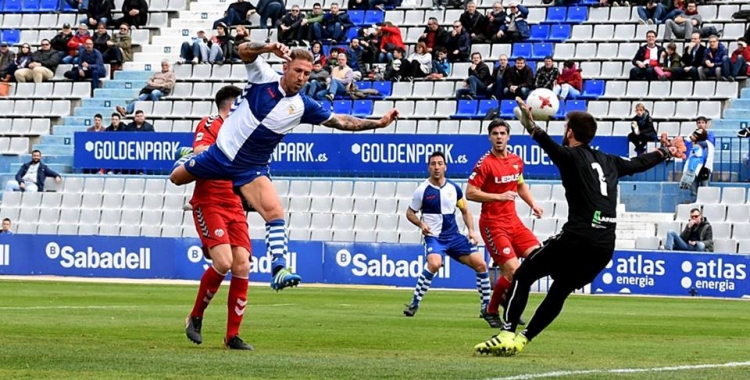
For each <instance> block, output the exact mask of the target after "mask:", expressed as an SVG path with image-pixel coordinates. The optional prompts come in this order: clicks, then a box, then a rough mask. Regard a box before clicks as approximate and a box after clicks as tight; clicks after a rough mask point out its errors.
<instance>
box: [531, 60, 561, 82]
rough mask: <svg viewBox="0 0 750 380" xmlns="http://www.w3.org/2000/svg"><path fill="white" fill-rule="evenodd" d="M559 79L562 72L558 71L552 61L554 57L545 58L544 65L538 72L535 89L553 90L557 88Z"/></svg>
mask: <svg viewBox="0 0 750 380" xmlns="http://www.w3.org/2000/svg"><path fill="white" fill-rule="evenodd" d="M559 77H560V70H558V69H557V66H555V62H554V61H552V56H549V55H548V56H546V57H544V65H543V66H542V67H541V68H539V69H537V71H536V77H535V78H534V87H536V88H546V89H548V90H551V89H552V88H553V87H554V86H555V83H557V78H559Z"/></svg>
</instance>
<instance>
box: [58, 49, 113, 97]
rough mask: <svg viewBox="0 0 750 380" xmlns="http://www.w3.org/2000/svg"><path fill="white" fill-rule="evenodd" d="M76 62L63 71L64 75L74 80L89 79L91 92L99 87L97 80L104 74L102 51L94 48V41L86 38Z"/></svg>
mask: <svg viewBox="0 0 750 380" xmlns="http://www.w3.org/2000/svg"><path fill="white" fill-rule="evenodd" d="M78 58H79V60H78V63H76V65H75V66H73V69H72V70H70V71H68V72H66V73H65V77H66V78H68V79H72V80H74V81H80V80H82V79H91V92H92V94H93V92H94V90H95V89H97V88H99V80H100V78H101V77H103V76H104V74H106V72H105V71H106V69H105V67H104V61H103V60H102V53H99V51H98V50H96V49H94V41H92V40H91V39H88V40H86V45H85V47H84V49H83V50H82V51H81V53H80V56H79V57H78Z"/></svg>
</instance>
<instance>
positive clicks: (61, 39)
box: [51, 24, 73, 60]
mask: <svg viewBox="0 0 750 380" xmlns="http://www.w3.org/2000/svg"><path fill="white" fill-rule="evenodd" d="M71 38H73V31H72V30H71V29H70V24H63V27H62V31H60V33H57V35H56V36H55V37H53V38H52V41H51V42H52V50H54V51H56V52H57V53H58V54H59V55H60V59H61V60H62V59H63V58H65V57H66V56H67V55H68V41H70V39H71Z"/></svg>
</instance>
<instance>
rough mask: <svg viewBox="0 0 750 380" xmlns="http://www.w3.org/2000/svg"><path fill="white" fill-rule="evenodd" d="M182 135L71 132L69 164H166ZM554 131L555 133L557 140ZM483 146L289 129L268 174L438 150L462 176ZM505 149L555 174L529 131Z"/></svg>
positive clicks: (605, 141) (412, 172) (388, 171)
mask: <svg viewBox="0 0 750 380" xmlns="http://www.w3.org/2000/svg"><path fill="white" fill-rule="evenodd" d="M191 139H192V134H190V133H124V134H117V133H93V132H92V133H87V132H79V133H76V137H75V140H76V141H75V167H76V169H84V168H99V167H105V168H108V169H145V170H162V171H164V170H169V169H171V167H172V164H173V163H174V161H175V159H176V151H177V150H178V148H180V147H184V146H190V145H191V141H192V140H191ZM560 139H561V137H558V141H559V140H560ZM592 146H594V148H597V149H602V150H603V151H606V152H607V153H611V154H615V155H620V156H627V154H628V141H627V138H626V137H598V138H596V139H595V140H594V142H593V144H592ZM489 148H490V144H489V141H488V140H487V136H484V135H415V134H371V133H370V134H367V133H351V134H328V133H312V134H310V133H291V134H288V135H287V136H286V137H285V138H284V141H283V142H282V143H281V144H279V146H278V147H277V148H276V151H275V152H274V154H273V155H272V157H271V161H272V163H271V170H272V173H273V174H274V175H316V176H320V175H353V176H374V177H415V176H418V177H421V176H423V175H424V172H425V170H426V166H427V160H428V159H429V157H430V154H432V153H433V152H435V151H442V152H443V153H444V154H445V156H446V160H447V161H448V162H447V164H448V165H449V166H450V169H449V170H450V172H451V173H452V174H451V175H453V176H454V178H457V177H468V176H469V174H471V170H472V169H473V167H474V164H475V163H476V161H477V160H478V159H479V158H480V157H481V156H482V155H483V154H484V153H486V152H487V151H488V150H489ZM508 149H509V150H510V151H511V152H513V153H515V154H517V155H519V156H521V158H523V160H524V164H525V170H524V175H525V176H526V177H527V178H535V177H537V178H538V177H543V178H554V177H556V176H557V175H558V172H557V169H556V168H555V167H554V165H553V164H552V162H551V161H550V159H549V157H548V156H547V154H546V153H544V151H542V149H541V148H539V146H538V145H537V144H536V142H534V141H533V140H532V139H531V138H530V137H529V136H525V135H517V136H516V135H514V136H512V137H511V139H510V142H509V144H508Z"/></svg>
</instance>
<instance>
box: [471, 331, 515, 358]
mask: <svg viewBox="0 0 750 380" xmlns="http://www.w3.org/2000/svg"><path fill="white" fill-rule="evenodd" d="M515 335H516V334H515V333H513V332H510V331H501V332H500V333H499V334H497V335H493V336H492V338H490V339H488V340H485V341H484V342H482V343H479V344H477V345H476V346H474V351H475V352H476V353H478V354H487V355H489V354H492V355H495V356H511V355H515V354H516V353H517V351H516V341H515Z"/></svg>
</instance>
